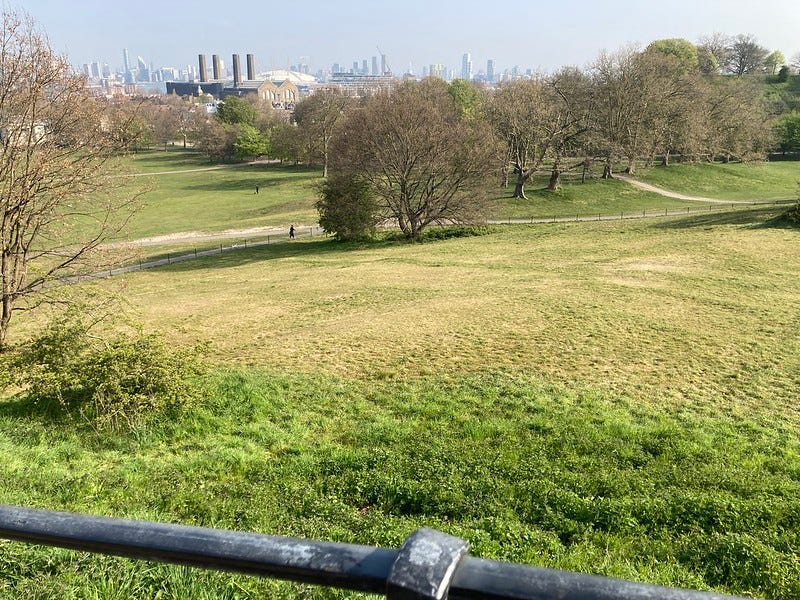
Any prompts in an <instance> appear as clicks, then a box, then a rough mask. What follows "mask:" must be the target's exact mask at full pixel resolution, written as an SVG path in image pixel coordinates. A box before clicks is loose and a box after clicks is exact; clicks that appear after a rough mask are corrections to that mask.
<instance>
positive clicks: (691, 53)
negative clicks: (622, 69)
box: [645, 38, 700, 73]
mask: <svg viewBox="0 0 800 600" xmlns="http://www.w3.org/2000/svg"><path fill="white" fill-rule="evenodd" d="M645 52H660V53H661V54H665V55H667V56H672V57H674V59H675V60H676V62H677V64H678V66H679V68H680V70H681V71H682V72H684V73H693V72H694V71H697V70H698V68H699V64H700V63H699V59H698V52H697V47H696V46H695V45H694V44H692V42H690V41H689V40H685V39H683V38H669V39H664V40H656V41H654V42H652V43H651V44H650V45H649V46H648V47H647V49H646V50H645Z"/></svg>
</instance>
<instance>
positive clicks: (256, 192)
mask: <svg viewBox="0 0 800 600" xmlns="http://www.w3.org/2000/svg"><path fill="white" fill-rule="evenodd" d="M256 194H258V186H256Z"/></svg>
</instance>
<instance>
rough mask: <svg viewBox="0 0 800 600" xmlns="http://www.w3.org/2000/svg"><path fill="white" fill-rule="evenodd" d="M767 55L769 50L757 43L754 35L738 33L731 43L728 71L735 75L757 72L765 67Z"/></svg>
mask: <svg viewBox="0 0 800 600" xmlns="http://www.w3.org/2000/svg"><path fill="white" fill-rule="evenodd" d="M767 56H769V50H768V49H767V48H764V46H761V45H759V43H758V41H757V40H756V38H755V36H753V35H742V34H739V35H737V36H736V37H735V38H734V39H733V43H732V44H731V49H730V63H729V64H728V71H729V72H730V73H733V74H734V75H736V76H737V77H741V76H742V75H749V74H750V73H759V72H761V71H763V70H764V68H765V61H766V60H767Z"/></svg>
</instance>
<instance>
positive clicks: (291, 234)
mask: <svg viewBox="0 0 800 600" xmlns="http://www.w3.org/2000/svg"><path fill="white" fill-rule="evenodd" d="M289 239H290V240H293V239H294V225H289Z"/></svg>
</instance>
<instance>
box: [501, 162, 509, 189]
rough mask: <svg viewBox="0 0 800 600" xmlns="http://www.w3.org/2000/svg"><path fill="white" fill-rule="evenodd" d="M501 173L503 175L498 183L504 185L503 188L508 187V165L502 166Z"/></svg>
mask: <svg viewBox="0 0 800 600" xmlns="http://www.w3.org/2000/svg"><path fill="white" fill-rule="evenodd" d="M502 175H503V179H502V182H501V184H500V185H501V186H502V187H504V188H507V187H508V166H505V167H503V171H502Z"/></svg>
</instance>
